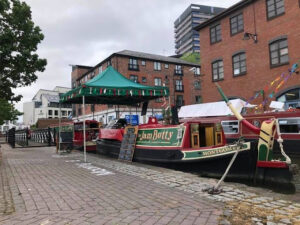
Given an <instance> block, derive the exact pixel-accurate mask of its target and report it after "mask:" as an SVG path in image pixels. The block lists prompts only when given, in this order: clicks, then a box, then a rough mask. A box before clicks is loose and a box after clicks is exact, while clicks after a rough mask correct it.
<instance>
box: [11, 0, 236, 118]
mask: <svg viewBox="0 0 300 225" xmlns="http://www.w3.org/2000/svg"><path fill="white" fill-rule="evenodd" d="M238 1H239V0H222V1H221V0H195V1H191V0H50V1H49V0H25V2H26V3H27V4H28V5H30V7H31V10H32V17H33V21H34V22H35V24H36V25H38V26H39V27H40V28H41V29H42V32H43V34H44V35H45V39H44V40H43V41H42V43H41V44H40V45H39V48H38V54H39V55H40V57H42V58H46V59H47V61H48V64H47V67H46V70H45V71H44V72H43V73H40V74H38V80H37V81H36V83H34V84H32V85H31V86H30V87H25V88H19V89H17V90H16V91H15V92H16V93H17V94H20V93H21V94H22V95H23V99H22V101H21V102H20V103H18V104H17V105H16V107H17V109H18V110H20V111H23V102H28V101H31V99H32V97H33V96H34V95H35V93H36V92H37V91H38V90H39V89H49V90H52V89H53V88H54V87H55V86H65V87H70V86H71V67H70V65H76V64H79V65H87V66H94V65H96V64H97V63H99V62H100V61H101V60H103V59H104V58H106V57H107V56H109V55H110V54H112V53H113V52H116V51H121V50H124V49H128V50H135V51H141V52H147V53H154V54H161V55H172V54H175V48H174V27H173V26H174V21H175V20H176V19H177V18H178V16H179V15H180V14H181V13H182V12H183V11H184V10H185V9H186V8H187V7H188V6H189V5H190V4H191V3H195V4H201V5H210V6H218V7H229V6H231V5H233V4H235V3H237V2H238ZM21 120H22V119H21Z"/></svg>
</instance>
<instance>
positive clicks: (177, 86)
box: [175, 85, 184, 92]
mask: <svg viewBox="0 0 300 225" xmlns="http://www.w3.org/2000/svg"><path fill="white" fill-rule="evenodd" d="M175 91H178V92H184V87H183V85H175Z"/></svg>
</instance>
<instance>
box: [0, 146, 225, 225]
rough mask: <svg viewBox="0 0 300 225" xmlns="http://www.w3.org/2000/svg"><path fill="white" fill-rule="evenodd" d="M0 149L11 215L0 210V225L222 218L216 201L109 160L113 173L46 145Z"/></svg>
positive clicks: (198, 221)
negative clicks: (140, 175)
mask: <svg viewBox="0 0 300 225" xmlns="http://www.w3.org/2000/svg"><path fill="white" fill-rule="evenodd" d="M1 150H2V156H3V157H2V160H1V162H2V168H1V172H2V173H1V174H2V176H1V180H2V183H1V184H2V187H6V188H7V187H9V189H10V190H9V191H8V192H10V193H11V196H12V197H11V198H10V199H5V200H6V202H7V203H5V204H4V206H5V207H4V208H7V207H6V205H12V206H14V207H13V210H14V211H15V212H13V213H12V212H11V211H5V210H3V207H0V208H1V210H2V213H3V214H1V215H0V224H9V225H10V224H43V225H46V224H93V223H94V224H217V223H218V218H219V216H220V215H221V214H222V210H221V209H222V207H223V204H222V203H218V204H215V203H213V201H210V200H209V201H208V200H207V199H202V198H200V197H198V196H193V195H191V194H189V193H186V192H184V191H182V190H177V189H174V188H171V187H168V186H166V185H162V184H159V183H157V182H153V181H151V180H149V179H144V178H142V177H139V176H135V175H134V174H133V173H127V172H125V171H121V170H117V168H118V167H122V165H124V166H125V168H126V169H130V168H127V164H125V163H122V162H117V161H112V165H115V168H116V169H114V168H112V166H110V167H106V166H105V165H109V162H110V161H109V160H107V159H103V160H102V159H101V158H97V157H96V156H93V157H92V158H93V160H92V161H93V162H92V164H82V163H81V162H80V161H79V160H78V158H80V159H81V158H82V155H81V154H78V153H75V154H71V155H68V156H67V157H63V156H58V155H55V153H54V152H55V150H54V148H49V147H45V148H28V149H22V148H20V149H11V148H10V147H8V146H7V145H2V149H1ZM92 158H91V159H92ZM98 160H99V162H98ZM94 162H97V163H94ZM102 163H105V165H102ZM133 167H134V166H133ZM4 169H5V171H3V170H4ZM137 169H138V168H137ZM148 170H149V171H150V169H148ZM141 172H142V171H141ZM5 174H6V178H5V179H3V175H4V176H5ZM5 180H6V181H5ZM3 181H4V182H3ZM7 182H8V183H7ZM3 183H4V185H3ZM1 194H2V196H5V198H6V195H7V193H6V192H5V194H4V195H3V192H2V193H1ZM8 196H10V195H8ZM2 200H3V199H1V204H3V202H2Z"/></svg>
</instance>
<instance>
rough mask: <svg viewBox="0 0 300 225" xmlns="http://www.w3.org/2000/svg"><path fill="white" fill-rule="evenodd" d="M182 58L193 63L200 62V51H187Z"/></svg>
mask: <svg viewBox="0 0 300 225" xmlns="http://www.w3.org/2000/svg"><path fill="white" fill-rule="evenodd" d="M180 59H182V60H185V61H187V62H191V63H197V64H200V53H198V52H187V53H185V54H184V55H183V56H181V57H180Z"/></svg>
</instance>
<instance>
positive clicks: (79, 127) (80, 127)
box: [74, 123, 83, 130]
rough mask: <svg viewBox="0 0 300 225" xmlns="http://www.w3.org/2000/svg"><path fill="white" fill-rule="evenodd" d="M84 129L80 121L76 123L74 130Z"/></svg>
mask: <svg viewBox="0 0 300 225" xmlns="http://www.w3.org/2000/svg"><path fill="white" fill-rule="evenodd" d="M82 129H83V124H82V123H79V124H74V130H82Z"/></svg>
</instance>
